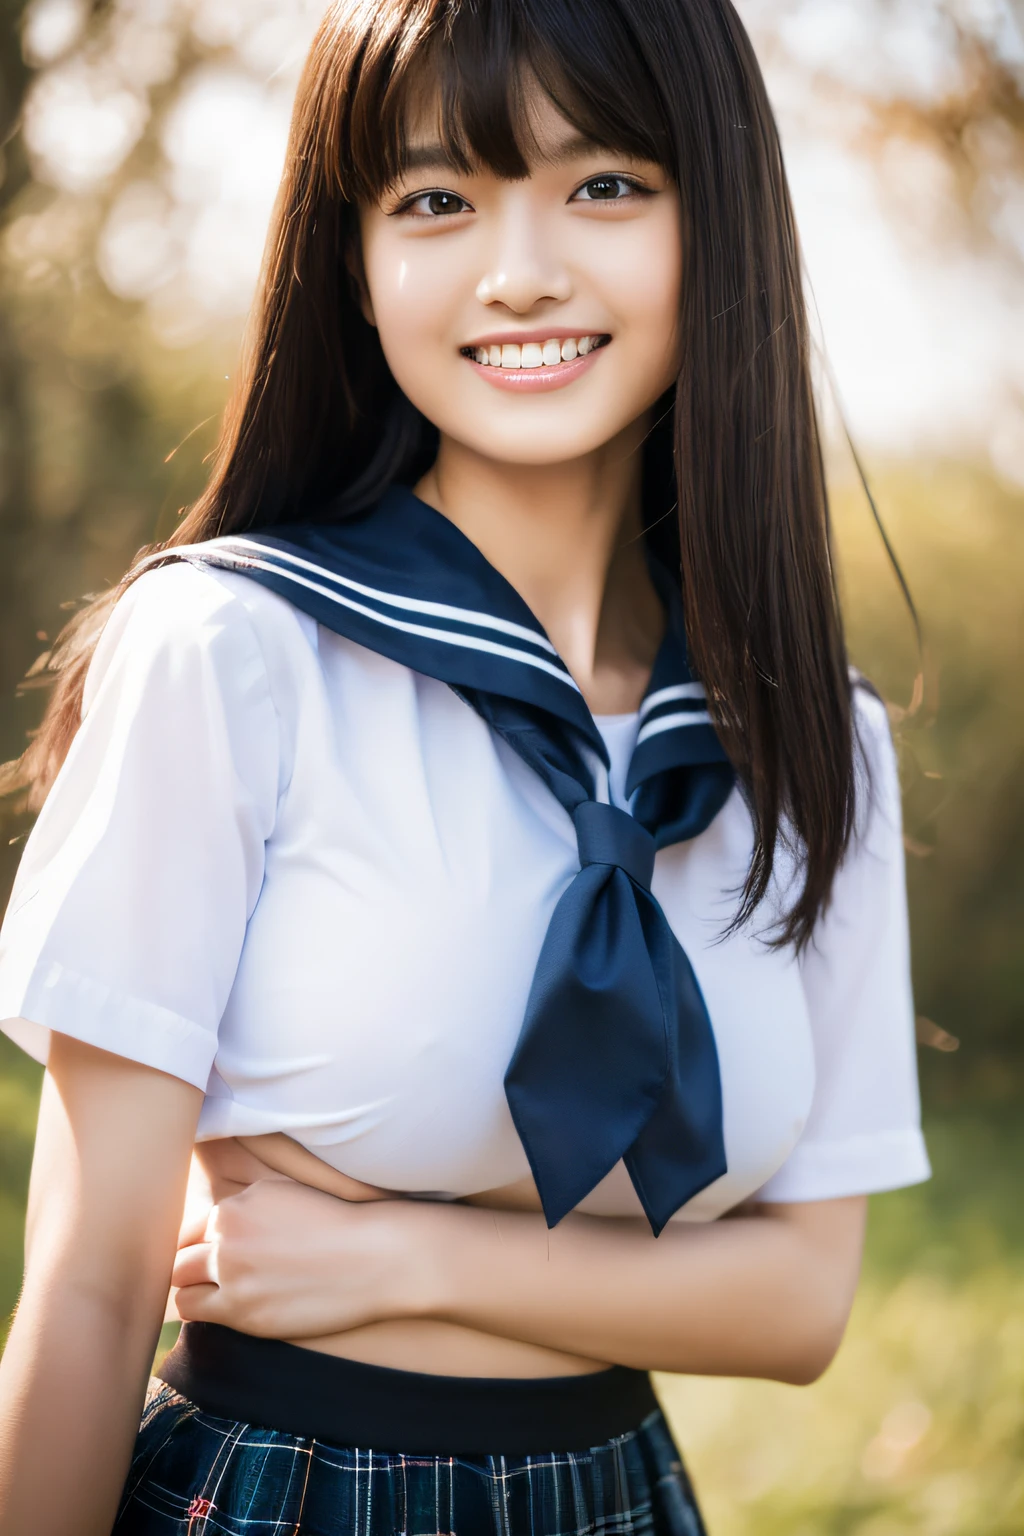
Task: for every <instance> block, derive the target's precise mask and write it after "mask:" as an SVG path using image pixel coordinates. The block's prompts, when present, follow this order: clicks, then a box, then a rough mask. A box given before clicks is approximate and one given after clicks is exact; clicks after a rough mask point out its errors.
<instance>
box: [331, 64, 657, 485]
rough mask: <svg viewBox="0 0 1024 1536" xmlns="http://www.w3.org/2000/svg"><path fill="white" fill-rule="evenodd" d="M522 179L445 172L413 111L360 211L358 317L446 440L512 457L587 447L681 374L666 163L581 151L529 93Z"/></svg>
mask: <svg viewBox="0 0 1024 1536" xmlns="http://www.w3.org/2000/svg"><path fill="white" fill-rule="evenodd" d="M529 119H530V124H531V128H532V131H533V138H534V140H535V146H534V148H533V152H532V153H531V154H530V156H529V171H530V174H529V175H528V176H527V177H525V178H523V179H522V180H515V181H510V180H502V179H499V178H498V177H497V176H496V175H494V174H493V172H491V171H489V170H486V169H483V168H480V167H473V168H471V170H470V172H469V173H468V174H465V173H463V172H462V171H460V170H459V169H457V168H456V167H454V166H453V165H452V163H451V161H450V159H449V158H448V157H447V156H446V155H445V153H444V151H443V149H442V148H441V145H440V143H439V142H438V135H437V133H436V130H435V129H434V128H433V122H434V114H433V113H428V112H423V113H421V114H420V117H419V120H418V121H416V122H414V124H413V125H412V128H411V131H410V134H409V146H408V150H407V153H406V164H405V167H404V170H403V174H402V176H401V178H400V180H399V181H398V182H396V183H395V185H394V186H392V187H391V188H390V189H389V190H388V192H387V193H386V194H385V195H384V196H383V197H382V198H381V200H380V202H379V203H377V204H374V205H372V206H366V207H364V208H362V209H361V212H360V225H361V232H362V256H363V272H364V277H365V286H366V294H367V303H366V312H367V318H368V319H370V320H371V321H372V323H373V324H374V325H376V327H377V330H378V333H379V336H380V342H381V347H382V349H383V351H384V356H385V358H386V359H387V362H388V366H389V367H390V369H391V372H392V373H393V375H394V377H395V379H396V381H397V383H398V384H399V386H400V388H401V389H402V390H403V391H404V393H405V394H406V395H407V396H408V398H409V399H410V400H411V401H412V402H413V404H414V405H415V406H416V407H417V408H418V409H419V410H420V411H421V412H422V413H423V415H424V416H426V418H427V419H428V420H429V421H431V422H433V424H434V425H435V426H436V427H437V428H438V429H439V430H440V432H441V434H442V438H445V437H447V438H448V439H450V440H451V441H452V442H454V443H458V444H460V445H462V446H463V447H465V448H467V449H469V450H471V451H472V452H474V453H476V454H479V455H480V456H482V457H484V458H486V459H490V460H496V461H499V462H505V463H509V464H521V465H528V464H534V465H547V464H558V463H566V462H569V461H571V460H575V459H579V458H583V457H585V456H586V455H589V454H593V453H594V452H595V451H596V450H598V449H600V448H602V447H603V446H605V445H606V444H608V443H610V442H612V441H613V440H614V439H616V438H618V437H619V436H620V434H622V433H624V432H627V431H628V429H629V428H631V427H633V426H634V425H635V424H637V423H642V422H643V421H644V419H645V417H646V413H647V412H648V411H649V410H650V408H651V406H652V405H653V404H654V402H655V401H656V400H657V399H658V398H659V396H660V395H662V394H663V393H664V392H665V390H666V389H668V388H669V387H670V385H671V384H672V383H673V382H674V380H675V377H676V374H677V372H678V340H677V336H678V315H679V292H680V283H681V280H682V235H681V221H680V212H679V198H678V194H677V192H676V189H675V186H674V184H673V182H672V181H671V180H670V178H669V177H668V175H667V174H666V172H665V171H664V170H663V168H662V167H660V166H659V165H657V164H655V163H654V162H651V161H642V160H636V159H633V158H632V157H631V156H629V155H628V154H623V153H620V152H616V151H610V150H607V149H602V148H600V147H598V146H595V145H594V144H593V143H592V142H590V141H588V140H587V139H585V138H583V137H582V136H581V135H580V133H579V131H578V130H577V129H576V128H574V127H573V126H572V125H571V124H570V123H568V122H567V121H566V119H565V118H563V117H562V116H561V115H560V114H559V113H558V111H557V110H556V109H555V107H554V106H553V105H552V103H551V102H550V100H549V99H548V98H547V97H546V96H545V95H543V94H542V93H540V92H539V91H537V92H536V93H535V94H534V97H533V99H532V100H531V102H530V109H529Z"/></svg>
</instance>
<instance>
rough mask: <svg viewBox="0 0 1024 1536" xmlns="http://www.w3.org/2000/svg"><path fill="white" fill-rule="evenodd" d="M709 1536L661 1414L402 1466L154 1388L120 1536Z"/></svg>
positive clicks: (400, 1460)
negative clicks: (602, 1437)
mask: <svg viewBox="0 0 1024 1536" xmlns="http://www.w3.org/2000/svg"><path fill="white" fill-rule="evenodd" d="M221 1533H224V1536H619V1533H622V1536H704V1525H703V1523H702V1521H701V1517H700V1514H699V1511H698V1509H697V1505H696V1502H695V1500H694V1496H693V1491H692V1489H691V1487H690V1482H689V1479H688V1478H687V1475H686V1472H685V1470H684V1468H683V1465H682V1461H681V1458H680V1456H679V1452H678V1451H677V1450H676V1447H675V1445H674V1443H673V1440H672V1436H671V1434H670V1432H669V1429H668V1425H667V1424H666V1423H665V1420H664V1418H663V1417H662V1415H661V1414H660V1413H659V1412H657V1411H655V1412H653V1413H651V1414H649V1415H648V1416H647V1417H646V1418H645V1419H644V1421H643V1423H642V1424H640V1425H639V1427H638V1428H637V1429H635V1430H632V1431H631V1432H630V1433H628V1434H624V1435H618V1436H616V1437H615V1439H613V1440H609V1441H607V1442H606V1443H605V1444H604V1445H599V1446H595V1447H593V1448H592V1449H591V1450H589V1451H575V1452H573V1451H566V1452H557V1451H555V1452H551V1453H550V1454H545V1455H534V1456H502V1455H493V1456H444V1457H441V1456H403V1455H396V1454H392V1453H383V1452H379V1451H372V1450H356V1449H353V1448H352V1447H347V1446H335V1445H328V1444H326V1443H324V1442H323V1441H320V1440H317V1439H310V1438H304V1437H299V1436H296V1435H287V1434H282V1433H280V1432H278V1431H277V1430H270V1429H259V1428H256V1427H254V1426H253V1425H250V1424H241V1423H233V1422H232V1421H231V1420H229V1419H221V1418H216V1417H214V1416H212V1415H210V1414H208V1413H204V1412H202V1411H201V1410H200V1409H199V1408H197V1407H196V1406H195V1404H194V1403H191V1402H189V1401H188V1400H187V1399H186V1398H184V1397H182V1396H181V1395H180V1393H178V1392H176V1391H174V1389H173V1388H172V1387H169V1386H168V1385H167V1384H166V1383H165V1382H162V1381H158V1380H156V1379H154V1380H153V1381H152V1382H151V1383H150V1390H149V1394H148V1396H147V1399H146V1408H145V1413H144V1415H143V1420H142V1427H141V1430H140V1432H139V1438H138V1442H137V1444H136V1449H135V1456H134V1459H133V1462H132V1467H131V1472H130V1474H129V1477H128V1481H127V1483H126V1485H125V1492H124V1498H123V1500H122V1504H121V1509H120V1511H119V1513H118V1517H117V1521H116V1523H115V1525H114V1536H221Z"/></svg>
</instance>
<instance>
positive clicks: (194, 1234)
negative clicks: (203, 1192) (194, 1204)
mask: <svg viewBox="0 0 1024 1536" xmlns="http://www.w3.org/2000/svg"><path fill="white" fill-rule="evenodd" d="M210 1209H211V1208H210V1206H208V1205H204V1206H203V1207H202V1208H201V1209H199V1208H196V1209H195V1210H191V1211H189V1210H186V1212H185V1215H184V1218H183V1220H182V1223H181V1226H180V1227H179V1228H178V1247H179V1248H190V1247H191V1246H192V1244H193V1243H201V1242H202V1240H203V1238H204V1237H205V1235H206V1223H207V1221H208V1220H209V1218H210Z"/></svg>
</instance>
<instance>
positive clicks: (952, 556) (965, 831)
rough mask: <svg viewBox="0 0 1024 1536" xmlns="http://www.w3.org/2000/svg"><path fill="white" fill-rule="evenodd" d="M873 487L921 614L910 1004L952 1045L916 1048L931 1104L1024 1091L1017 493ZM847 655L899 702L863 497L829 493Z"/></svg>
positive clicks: (989, 486) (894, 597)
mask: <svg viewBox="0 0 1024 1536" xmlns="http://www.w3.org/2000/svg"><path fill="white" fill-rule="evenodd" d="M876 489H877V491H878V494H879V500H880V502H881V506H882V510H883V514H884V516H885V520H886V523H887V525H888V528H889V531H890V533H891V536H892V537H893V539H894V542H895V544H896V547H897V549H898V551H899V553H900V557H901V560H902V563H903V567H904V570H905V572H906V574H907V577H908V579H909V582H910V585H911V588H912V590H913V592H914V595H915V598H916V601H917V604H918V607H919V609H920V612H921V617H922V622H923V626H924V631H925V638H926V644H927V648H928V653H929V663H930V665H929V696H928V698H927V699H926V704H925V708H924V710H922V711H921V715H920V717H919V718H918V719H917V720H910V721H907V722H905V724H904V726H903V727H902V728H900V729H899V730H898V741H899V745H900V752H901V760H902V764H901V765H902V771H903V779H904V787H905V816H906V832H907V836H908V842H909V849H908V885H909V891H910V905H911V921H912V931H913V949H914V979H915V990H916V997H917V1006H918V1008H919V1010H920V1012H921V1013H922V1014H924V1015H926V1016H927V1017H928V1018H930V1019H933V1020H934V1021H935V1022H936V1023H937V1024H938V1025H940V1026H941V1027H942V1028H943V1029H945V1030H947V1031H948V1032H949V1033H951V1034H952V1035H954V1036H957V1037H958V1038H959V1039H960V1041H961V1047H960V1050H959V1051H957V1052H956V1053H955V1054H949V1055H938V1054H937V1053H935V1052H932V1051H928V1052H926V1053H925V1057H926V1059H925V1061H924V1063H923V1065H924V1070H925V1085H926V1091H927V1095H928V1098H929V1100H930V1101H931V1102H932V1103H936V1104H937V1103H940V1102H941V1103H955V1102H966V1101H968V1100H970V1101H973V1102H985V1103H1000V1102H1002V1103H1009V1102H1012V1101H1016V1102H1018V1103H1019V1102H1020V1095H1021V1088H1022V1084H1024V1028H1022V1025H1024V944H1022V943H1021V934H1022V932H1024V879H1022V876H1021V870H1022V869H1024V689H1022V688H1021V681H1020V668H1021V658H1022V656H1024V604H1022V602H1021V593H1022V592H1024V494H1022V493H1021V491H1020V490H1011V489H1010V488H1009V487H1008V486H1006V485H1003V484H1001V483H999V482H998V481H996V480H995V479H993V477H992V476H991V474H990V473H988V472H987V471H985V470H983V469H981V468H980V467H976V466H971V465H968V464H958V463H935V464H905V465H897V466H891V467H889V468H888V469H885V470H883V471H882V472H881V473H879V474H878V476H877V486H876ZM836 521H837V526H838V532H839V539H838V542H839V550H840V567H841V571H842V574H843V578H844V603H845V608H846V612H847V617H848V623H849V630H850V640H851V650H852V653H853V655H854V657H855V659H856V660H857V661H858V663H859V664H860V666H861V667H862V668H863V670H864V671H865V672H866V673H867V674H868V675H869V676H870V677H872V678H873V679H874V680H875V682H876V683H877V685H878V686H879V687H880V688H881V689H882V691H883V692H884V693H885V694H886V696H887V697H888V698H890V699H893V700H896V701H899V702H902V703H906V702H907V701H908V699H909V696H910V691H911V679H912V678H913V675H914V671H915V668H916V660H915V656H914V649H913V633H912V630H911V627H910V624H909V622H908V619H907V616H906V612H905V609H904V607H903V604H902V601H901V599H900V597H899V595H898V592H897V589H896V585H895V581H894V580H893V578H892V575H891V572H890V571H889V570H888V569H887V567H886V564H885V560H884V556H883V553H882V550H881V545H880V543H879V540H878V538H877V535H876V534H875V531H874V529H873V527H872V526H871V524H870V520H869V517H868V514H867V511H866V508H865V505H864V502H863V498H862V495H861V494H860V493H859V492H858V491H857V490H856V488H852V487H848V486H845V485H844V486H843V487H841V489H840V492H839V494H838V495H837V497H836Z"/></svg>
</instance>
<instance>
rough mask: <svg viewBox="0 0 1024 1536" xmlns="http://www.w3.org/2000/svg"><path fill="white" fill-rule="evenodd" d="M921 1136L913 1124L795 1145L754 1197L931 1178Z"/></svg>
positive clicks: (811, 1194)
mask: <svg viewBox="0 0 1024 1536" xmlns="http://www.w3.org/2000/svg"><path fill="white" fill-rule="evenodd" d="M931 1172H932V1170H931V1165H930V1163H929V1161H928V1152H927V1150H926V1148H925V1144H924V1137H923V1136H922V1134H921V1132H920V1130H918V1129H917V1128H916V1127H913V1128H908V1129H905V1130H901V1131H879V1132H876V1133H874V1134H873V1135H866V1136H850V1137H848V1138H847V1139H846V1140H845V1141H827V1142H806V1143H802V1144H800V1145H799V1146H797V1147H796V1148H795V1149H794V1151H793V1152H792V1153H791V1154H790V1156H789V1157H788V1158H787V1159H786V1161H785V1163H784V1164H783V1165H782V1167H781V1168H780V1169H779V1171H778V1173H776V1174H775V1175H774V1177H773V1178H771V1179H769V1180H768V1182H767V1184H765V1185H764V1186H763V1187H762V1188H761V1189H760V1190H758V1192H757V1194H756V1195H755V1196H754V1199H755V1200H761V1201H763V1202H765V1203H767V1204H772V1203H779V1204H781V1203H783V1202H787V1203H788V1202H789V1201H801V1200H838V1199H841V1198H842V1197H843V1196H844V1195H877V1194H881V1193H883V1191H885V1190H888V1189H903V1188H904V1187H905V1186H906V1185H908V1184H921V1183H923V1182H924V1180H925V1179H930V1178H931Z"/></svg>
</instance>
